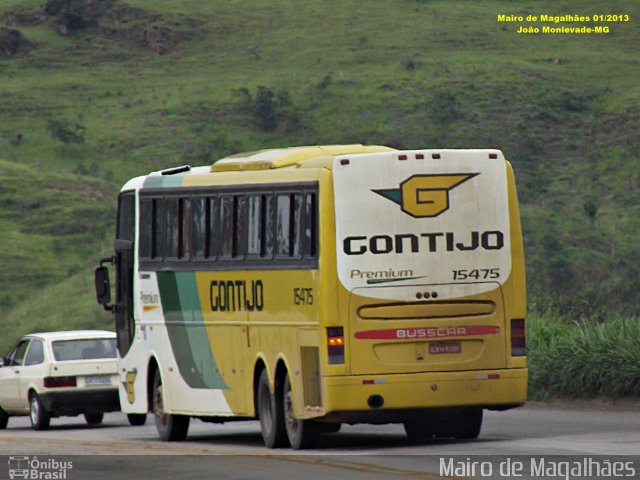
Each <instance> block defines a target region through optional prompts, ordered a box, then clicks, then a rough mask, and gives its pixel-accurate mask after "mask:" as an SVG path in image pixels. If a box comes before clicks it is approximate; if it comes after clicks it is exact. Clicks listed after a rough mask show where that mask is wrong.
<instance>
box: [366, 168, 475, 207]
mask: <svg viewBox="0 0 640 480" xmlns="http://www.w3.org/2000/svg"><path fill="white" fill-rule="evenodd" d="M476 175H480V174H479V173H452V174H437V175H413V176H411V177H409V178H407V179H406V180H405V181H404V182H402V183H401V184H400V188H397V189H395V188H394V189H385V190H373V191H374V192H375V193H377V194H378V195H381V196H383V197H384V198H387V199H389V200H391V201H392V202H394V203H397V204H398V205H400V207H401V208H402V211H403V212H404V213H406V214H408V215H411V216H412V217H416V218H428V217H437V216H438V215H440V214H441V213H442V212H444V211H446V210H448V209H449V191H450V190H451V189H453V188H455V187H457V186H458V185H460V184H462V183H464V182H466V181H467V180H469V179H470V178H473V177H475V176H476Z"/></svg>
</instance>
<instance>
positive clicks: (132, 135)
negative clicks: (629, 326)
mask: <svg viewBox="0 0 640 480" xmlns="http://www.w3.org/2000/svg"><path fill="white" fill-rule="evenodd" d="M602 8H603V7H602V2H598V1H595V0H592V1H589V0H587V1H579V2H578V1H563V2H551V1H532V2H527V6H526V7H525V6H520V4H514V3H513V2H507V1H490V0H488V1H460V2H450V1H436V0H433V1H427V0H422V1H420V0H370V1H367V2H362V1H356V0H322V1H320V0H310V1H308V2H303V3H301V2H293V1H286V0H272V1H270V2H247V1H240V0H225V1H222V0H212V1H201V2H192V1H186V0H180V1H177V0H153V1H149V0H146V1H143V0H129V1H127V2H125V1H122V0H45V1H43V0H3V2H2V3H1V4H0V82H1V83H0V85H1V86H0V159H1V161H0V232H1V235H0V246H1V248H0V265H1V268H0V287H1V288H0V314H2V322H3V326H4V328H3V334H2V336H1V337H0V350H2V351H3V350H6V348H7V347H8V346H9V344H10V343H11V342H12V341H13V340H14V338H15V336H16V335H18V334H19V333H23V332H27V331H31V330H34V329H44V328H49V326H55V328H58V327H59V326H60V327H61V326H79V325H86V326H109V325H110V317H109V315H107V314H105V313H104V312H102V311H101V310H99V308H98V307H97V306H95V304H94V303H93V293H92V287H91V275H92V267H93V266H94V265H95V263H96V260H97V259H98V258H100V257H101V256H104V255H106V254H108V252H109V250H110V242H111V240H110V238H111V236H112V231H113V215H114V204H113V199H114V197H115V195H116V193H117V191H118V189H119V187H120V185H121V184H122V183H123V182H124V181H125V180H126V179H127V178H129V177H132V176H136V175H140V174H144V173H147V172H148V171H150V170H153V169H158V168H165V167H168V166H174V165H179V164H184V163H190V164H193V165H195V164H207V163H210V162H212V161H214V160H215V159H217V158H220V157H221V156H224V155H227V154H229V153H233V152H237V151H243V150H253V149H258V148H267V147H272V146H289V145H303V144H319V143H342V142H346V143H353V142H361V143H379V144H387V145H390V146H394V147H400V148H421V147H429V148H434V147H435V148H439V147H449V148H455V147H467V148H472V147H494V148H496V147H497V148H501V149H502V150H503V151H504V152H505V154H506V155H507V157H508V158H510V159H511V161H512V163H513V164H514V167H515V170H516V175H517V180H518V186H519V196H520V199H521V201H522V215H523V226H524V230H525V242H526V250H527V262H528V280H529V285H528V287H529V293H530V301H531V306H532V308H533V309H534V310H537V311H546V310H549V309H553V310H559V311H561V312H562V313H565V314H569V315H572V316H574V317H581V316H596V317H603V318H604V317H606V316H607V314H608V313H609V312H612V311H613V312H623V311H624V312H625V313H632V314H633V313H637V312H638V309H639V307H638V306H639V305H640V296H639V294H638V292H640V280H639V279H640V247H638V243H637V240H636V237H637V235H638V233H639V232H640V159H639V156H638V150H639V149H640V136H639V135H638V131H640V108H639V107H640V85H639V84H638V82H637V78H638V73H639V72H640V62H639V61H638V57H637V46H638V44H640V42H639V40H640V38H639V33H638V28H637V19H638V18H640V4H638V3H632V2H623V1H619V2H615V1H614V2H609V8H608V10H609V11H610V12H611V13H628V14H629V15H630V17H631V22H630V23H629V24H618V25H611V29H612V31H611V33H609V34H607V35H585V36H582V35H576V36H571V35H556V36H554V35H529V36H527V35H519V34H516V33H514V31H515V29H516V25H514V24H505V23H498V22H497V20H496V17H497V14H499V13H506V14H509V13H518V14H522V15H526V14H528V13H532V14H538V15H539V14H542V13H548V14H566V13H570V14H583V15H587V14H593V13H594V12H598V13H609V11H607V12H601V10H602Z"/></svg>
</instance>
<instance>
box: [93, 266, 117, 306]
mask: <svg viewBox="0 0 640 480" xmlns="http://www.w3.org/2000/svg"><path fill="white" fill-rule="evenodd" d="M95 282H96V299H97V300H98V303H99V304H100V305H102V306H103V307H104V309H105V310H108V311H111V310H113V305H109V303H110V302H111V283H110V282H109V269H108V268H107V267H105V266H100V267H98V268H96V271H95Z"/></svg>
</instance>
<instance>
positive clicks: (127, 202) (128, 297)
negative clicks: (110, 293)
mask: <svg viewBox="0 0 640 480" xmlns="http://www.w3.org/2000/svg"><path fill="white" fill-rule="evenodd" d="M134 225H135V193H134V192H133V191H129V192H124V193H122V194H121V195H120V197H119V199H118V223H117V226H116V240H115V242H114V250H115V268H116V282H115V283H116V287H115V288H116V304H115V320H116V335H117V341H118V351H119V352H120V357H124V356H125V355H126V354H127V352H128V351H129V347H130V346H131V342H132V341H133V336H134V332H135V324H134V320H133V247H134V246H133V239H134V236H133V232H134Z"/></svg>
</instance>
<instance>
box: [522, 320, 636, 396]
mask: <svg viewBox="0 0 640 480" xmlns="http://www.w3.org/2000/svg"><path fill="white" fill-rule="evenodd" d="M527 343H528V346H527V350H528V358H529V397H530V398H534V399H544V398H551V397H565V398H593V397H607V398H620V397H629V396H639V395H640V319H638V318H631V317H628V318H618V319H610V320H609V321H607V322H597V321H593V320H589V321H585V322H580V323H578V322H570V321H567V320H566V319H564V318H559V317H555V316H542V317H530V320H529V321H528V324H527Z"/></svg>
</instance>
